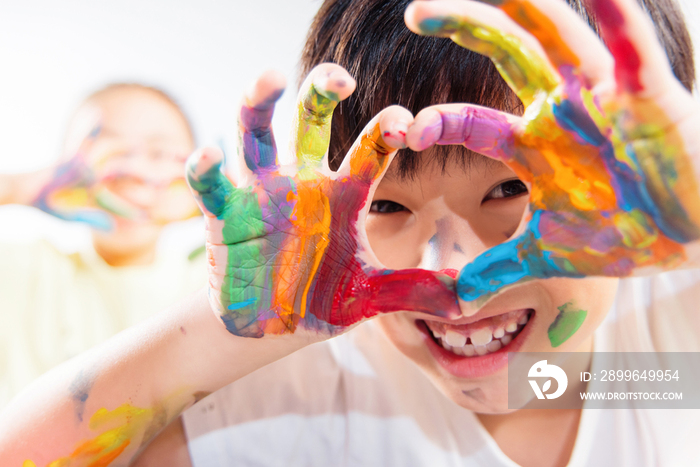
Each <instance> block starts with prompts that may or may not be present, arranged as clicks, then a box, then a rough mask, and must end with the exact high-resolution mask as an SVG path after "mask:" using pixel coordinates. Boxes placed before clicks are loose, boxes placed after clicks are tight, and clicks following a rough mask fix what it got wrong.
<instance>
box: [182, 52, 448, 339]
mask: <svg viewBox="0 0 700 467" xmlns="http://www.w3.org/2000/svg"><path fill="white" fill-rule="evenodd" d="M354 87H355V82H354V80H353V79H352V78H351V77H350V76H349V75H348V73H347V72H346V71H345V70H343V69H342V68H340V67H339V66H337V65H332V64H323V65H319V66H318V67H316V68H315V69H314V70H313V71H312V73H311V74H310V75H309V78H308V79H307V80H306V82H305V83H304V85H303V86H302V89H301V91H300V95H299V113H298V119H297V122H296V134H295V138H294V141H293V143H292V148H293V149H292V150H293V152H295V156H296V157H295V159H296V160H295V161H293V162H292V163H291V164H288V165H280V163H279V162H278V159H277V150H276V148H275V142H274V137H273V135H272V130H271V127H270V122H271V119H272V113H273V108H274V103H275V101H276V100H277V99H278V98H279V96H280V95H281V94H282V92H283V89H284V79H283V78H282V77H280V76H279V75H278V74H275V73H272V72H268V73H267V74H265V75H264V76H263V77H262V78H260V79H259V80H258V82H257V83H256V85H255V87H254V88H253V89H252V91H250V92H249V93H248V94H247V96H246V98H245V99H244V103H243V105H242V108H241V112H240V118H239V130H240V148H239V155H240V157H239V170H238V173H237V174H235V175H233V176H231V177H230V178H229V177H227V176H226V175H224V174H223V173H222V170H221V169H222V154H221V153H220V151H218V150H212V149H210V150H203V151H200V152H198V153H195V154H194V155H193V156H192V157H191V158H190V160H189V161H188V167H187V177H188V182H189V184H190V187H191V188H192V190H193V192H194V194H195V197H196V198H197V200H198V203H199V205H200V208H201V209H202V211H203V212H204V214H205V216H206V222H207V230H208V233H207V253H208V257H209V277H210V280H209V299H210V303H211V306H212V308H213V309H214V310H215V311H216V313H218V314H219V315H220V317H221V319H222V321H223V323H224V324H225V325H226V328H227V329H228V330H229V331H230V332H231V333H232V334H235V335H238V336H245V337H262V336H263V335H265V334H284V333H293V332H295V331H298V330H299V329H303V330H306V331H310V332H312V333H313V334H314V335H315V336H319V337H324V336H325V337H327V336H329V335H334V334H337V333H339V332H341V331H343V330H344V329H346V328H347V327H348V326H350V325H352V324H355V323H357V322H359V321H361V320H362V319H364V318H368V317H371V316H374V315H376V314H378V313H384V312H390V311H400V310H412V311H421V312H426V313H430V314H434V315H440V316H459V315H460V311H459V308H458V304H457V297H456V294H455V292H454V280H453V279H452V278H450V277H449V276H447V275H445V274H440V273H434V272H430V271H423V270H401V271H390V270H386V269H383V268H382V265H381V264H380V263H379V261H378V260H377V259H376V257H375V255H374V254H373V253H372V251H371V249H370V247H369V244H368V241H367V237H366V234H365V229H364V221H365V216H366V212H367V210H368V208H369V203H368V200H369V199H371V196H372V193H373V192H374V189H375V187H376V185H377V183H378V182H379V180H380V179H381V177H382V175H383V174H384V172H385V170H386V169H387V167H388V166H389V164H390V162H391V159H392V157H393V155H394V154H395V152H396V148H398V147H400V146H402V145H403V144H404V138H405V133H406V130H407V127H408V125H410V124H411V122H412V121H413V116H412V115H411V114H410V113H409V112H408V111H407V110H406V109H403V108H401V107H390V108H388V109H385V110H384V111H382V112H381V113H380V114H379V115H378V116H377V117H375V118H374V119H373V120H372V121H371V122H370V123H369V124H368V125H367V127H366V128H365V130H364V131H363V132H362V134H361V136H360V137H359V138H358V140H357V142H356V143H355V145H354V146H353V148H352V149H351V150H350V152H349V154H348V155H347V157H346V158H345V161H344V162H343V164H342V165H341V167H340V168H339V169H338V171H337V172H332V171H331V170H330V169H329V168H328V164H327V155H326V152H327V149H328V142H329V138H330V123H331V116H332V113H333V109H334V108H335V106H336V105H337V104H338V102H339V101H340V100H342V99H344V98H346V97H347V96H349V95H350V94H351V93H352V91H353V90H354Z"/></svg>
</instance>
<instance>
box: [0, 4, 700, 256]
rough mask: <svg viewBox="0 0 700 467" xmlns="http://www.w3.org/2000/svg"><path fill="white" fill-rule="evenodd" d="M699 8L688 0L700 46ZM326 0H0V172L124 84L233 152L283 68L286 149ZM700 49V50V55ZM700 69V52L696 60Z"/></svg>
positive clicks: (20, 225)
mask: <svg viewBox="0 0 700 467" xmlns="http://www.w3.org/2000/svg"><path fill="white" fill-rule="evenodd" d="M698 1H699V0H682V3H683V5H684V6H685V7H686V10H687V14H688V25H689V27H690V28H691V32H692V33H693V35H694V36H695V37H696V41H695V42H696V43H698V44H700V39H697V37H700V5H698ZM320 4H321V0H196V1H195V0H60V1H55V0H20V1H16V0H0V70H1V71H0V172H18V171H26V170H34V169H38V168H41V167H44V166H47V165H49V164H51V163H52V162H53V161H54V160H55V159H56V158H57V157H58V156H59V151H60V147H61V143H62V135H63V132H64V130H65V124H66V120H67V118H68V117H69V115H70V114H71V112H72V111H73V110H74V108H75V107H76V106H77V105H78V104H79V103H80V101H81V99H83V98H84V97H85V96H86V95H88V94H90V93H91V92H92V91H94V90H96V89H98V88H100V87H102V86H104V85H106V84H109V83H114V82H125V81H126V82H142V83H145V84H149V85H155V86H157V87H160V88H162V89H164V90H165V91H166V92H169V93H170V94H172V95H173V96H174V97H175V99H176V100H177V101H178V102H179V103H180V104H181V105H182V107H183V108H184V109H185V112H186V113H187V114H188V115H189V116H190V118H191V120H192V122H193V124H194V127H195V133H196V135H197V139H198V143H199V145H203V144H217V143H219V142H223V144H224V146H225V149H227V150H229V151H231V150H233V148H234V147H235V141H236V140H235V111H236V106H237V105H238V102H239V101H240V99H241V95H242V92H243V90H244V89H245V88H246V87H247V85H248V84H249V83H250V82H251V81H252V80H253V79H254V78H255V77H256V76H257V75H258V74H260V73H261V72H262V71H264V70H265V69H268V68H273V67H274V68H277V69H279V70H281V71H282V72H284V73H285V74H286V76H287V77H288V80H289V84H290V86H289V89H288V91H287V92H286V93H285V95H284V97H283V98H282V101H281V102H280V104H279V105H278V107H277V111H276V113H275V119H274V127H275V129H276V134H277V137H278V147H279V148H286V141H287V134H288V132H289V127H290V122H291V116H292V115H293V104H294V97H295V90H296V82H297V73H296V64H297V62H298V59H299V56H300V52H301V47H302V44H303V42H304V39H305V34H306V31H307V29H308V26H309V24H310V22H311V19H312V17H313V15H314V14H315V12H316V10H317V9H318V7H319V6H320ZM698 48H699V49H700V46H699V47H698ZM696 64H697V65H698V66H700V55H698V54H697V53H696ZM169 231H170V233H169V235H168V236H166V240H165V243H166V244H169V245H170V246H173V245H175V244H181V243H182V244H184V245H185V247H186V248H189V247H190V246H191V245H193V244H196V243H197V242H199V241H200V240H199V239H201V235H202V231H201V229H200V226H199V223H198V222H197V221H194V222H192V221H191V222H188V223H186V224H185V225H180V226H174V227H172V228H171V229H169ZM38 237H45V238H49V239H51V240H52V241H53V242H54V243H56V244H58V245H59V246H60V247H62V248H63V249H66V250H72V249H75V248H76V247H77V246H79V245H81V244H85V243H86V242H87V239H88V236H87V230H86V228H85V227H83V226H79V225H68V224H66V223H63V222H60V221H58V220H56V219H53V218H50V217H49V216H46V215H44V214H42V213H40V212H36V211H35V210H33V209H31V208H21V207H17V206H6V207H2V208H0V241H20V240H21V241H30V240H33V239H36V238H38Z"/></svg>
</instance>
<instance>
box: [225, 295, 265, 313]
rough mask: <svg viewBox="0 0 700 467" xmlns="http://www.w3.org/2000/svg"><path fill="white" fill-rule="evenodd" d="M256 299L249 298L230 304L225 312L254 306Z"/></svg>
mask: <svg viewBox="0 0 700 467" xmlns="http://www.w3.org/2000/svg"><path fill="white" fill-rule="evenodd" d="M257 301H258V299H257V298H256V297H253V298H249V299H248V300H243V301H242V302H237V303H232V304H230V305H229V306H227V307H226V309H227V310H240V309H241V308H245V307H247V306H248V305H254V304H255V303H257Z"/></svg>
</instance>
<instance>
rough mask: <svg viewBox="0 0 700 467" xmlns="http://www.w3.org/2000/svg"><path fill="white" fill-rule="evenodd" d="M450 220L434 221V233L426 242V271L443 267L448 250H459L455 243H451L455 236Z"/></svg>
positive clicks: (447, 256)
mask: <svg viewBox="0 0 700 467" xmlns="http://www.w3.org/2000/svg"><path fill="white" fill-rule="evenodd" d="M452 224H453V223H452V219H451V218H449V217H445V218H442V219H438V220H436V221H435V229H436V233H435V235H433V236H432V237H431V238H430V240H428V251H427V252H426V254H427V258H426V264H425V265H424V266H425V267H426V268H428V269H432V270H437V269H440V268H441V267H443V266H444V265H445V261H446V260H447V258H449V255H450V250H453V251H457V250H455V247H456V248H458V249H459V250H461V248H460V247H459V245H457V243H456V242H454V241H452V240H453V238H454V237H455V236H456V235H455V234H454V229H453V226H452Z"/></svg>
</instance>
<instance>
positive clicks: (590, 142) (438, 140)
mask: <svg viewBox="0 0 700 467" xmlns="http://www.w3.org/2000/svg"><path fill="white" fill-rule="evenodd" d="M490 3H491V4H493V5H496V6H490V5H485V4H483V3H479V2H475V1H468V0H459V1H434V2H423V1H418V2H414V3H413V4H412V5H411V6H410V7H409V9H408V10H407V12H406V22H407V24H408V26H409V27H410V28H411V29H412V30H413V31H416V32H418V33H420V34H425V35H437V36H443V37H450V38H451V39H452V40H453V41H455V42H456V43H458V44H460V45H462V46H464V47H467V48H469V49H472V50H474V51H476V52H478V53H482V54H484V55H487V56H489V57H490V58H491V60H492V61H493V62H494V63H495V64H496V66H497V68H498V70H499V71H500V73H501V75H502V76H503V77H504V78H505V80H506V81H507V82H508V84H509V85H510V87H511V88H512V89H513V90H514V91H515V92H516V94H517V95H518V97H519V98H520V100H521V101H522V103H523V104H524V106H525V112H524V115H523V116H522V117H517V116H513V115H510V114H505V113H502V112H499V111H496V110H493V109H487V108H482V107H477V106H473V105H463V104H451V105H442V106H435V107H433V108H429V109H426V110H424V111H423V112H421V113H420V114H418V115H417V116H416V120H415V123H414V126H413V127H412V129H411V131H409V134H408V137H407V143H408V145H409V146H410V147H412V148H413V149H416V150H423V149H425V148H427V147H429V146H430V145H432V144H463V145H464V146H466V147H467V148H469V149H471V150H474V151H476V152H478V153H481V154H483V155H486V156H488V157H492V158H495V159H498V160H501V161H503V162H504V163H505V164H507V165H508V166H509V167H510V168H512V169H513V170H514V171H515V172H516V174H517V175H518V176H519V177H520V178H521V179H522V180H523V181H524V182H525V183H526V184H527V185H528V187H529V190H530V201H529V211H528V212H527V213H526V214H525V217H524V218H523V221H522V223H521V226H520V228H519V229H518V231H517V232H516V234H515V235H514V238H512V239H511V240H510V241H508V242H506V243H503V244H501V245H499V246H497V247H495V248H493V249H490V250H488V251H487V252H485V253H484V254H482V255H480V256H479V257H477V258H476V259H475V260H474V261H473V262H472V263H471V264H469V265H467V266H466V267H464V269H463V270H462V271H461V274H460V277H459V280H458V293H459V295H460V298H461V299H462V300H465V301H471V300H476V299H480V302H481V301H483V300H485V299H488V297H489V296H490V295H492V294H494V293H495V292H497V291H498V290H500V289H501V288H503V287H506V286H509V285H513V284H516V283H519V282H521V281H523V280H528V279H530V278H547V277H582V276H588V275H600V276H619V277H621V276H627V275H630V274H642V273H645V272H652V271H659V270H663V269H668V268H672V267H675V266H677V265H679V264H681V263H683V262H684V261H685V260H686V256H687V253H688V244H689V242H693V241H695V240H697V239H698V237H700V196H699V194H698V186H697V175H696V174H697V173H698V170H697V167H696V166H697V164H698V163H700V141H699V140H698V135H700V109H699V108H698V105H697V104H696V103H695V102H694V100H693V98H692V97H691V95H690V94H689V93H688V92H687V91H686V90H685V89H684V88H683V87H682V86H681V84H680V83H679V82H678V81H677V80H676V79H675V78H674V76H673V74H672V72H671V69H670V67H669V65H668V61H667V60H666V58H665V55H664V52H663V50H662V48H661V46H660V45H659V43H658V42H657V41H656V39H655V37H656V36H655V33H654V30H653V27H652V26H651V23H650V21H649V20H648V19H647V18H646V17H645V15H644V13H642V11H641V10H640V9H639V8H638V7H637V6H636V4H635V3H636V2H633V1H631V0H591V2H590V5H591V6H592V9H593V12H594V15H593V16H595V17H597V18H599V19H600V27H601V32H602V36H603V39H604V40H605V42H606V44H607V45H608V48H606V47H605V46H604V45H603V43H602V42H601V41H600V40H599V39H598V38H597V37H596V36H595V34H594V32H593V31H592V30H591V29H590V28H589V27H588V25H587V24H585V23H584V22H583V21H582V20H581V19H580V18H579V17H578V16H577V15H576V14H575V13H574V12H573V11H572V10H571V9H569V8H568V7H567V6H566V5H565V4H564V2H561V1H560V0H491V1H490Z"/></svg>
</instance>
